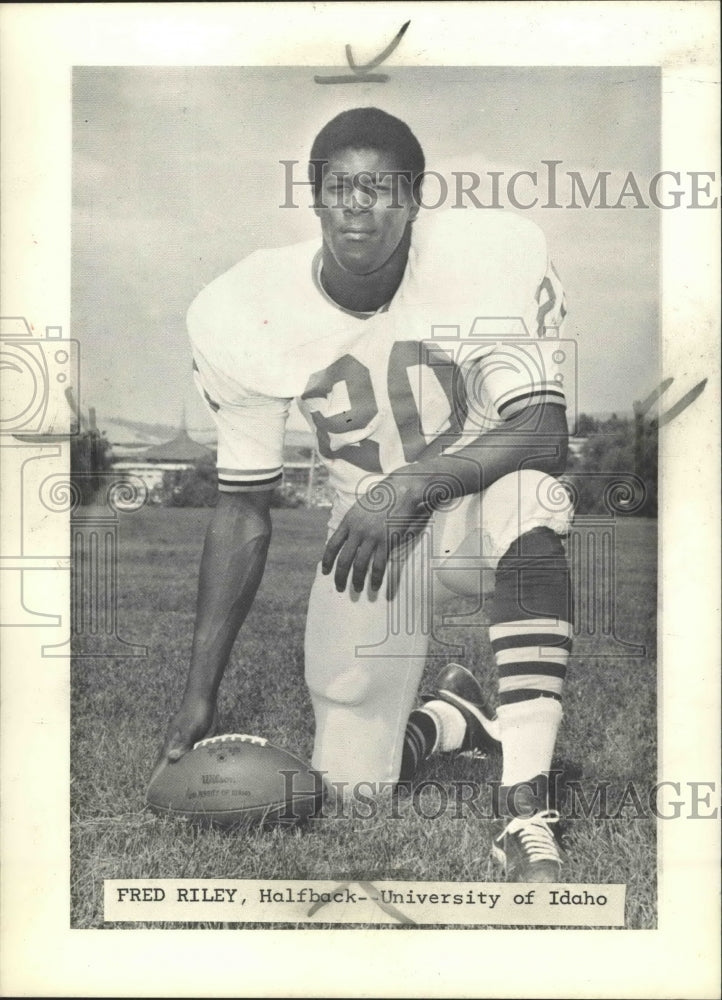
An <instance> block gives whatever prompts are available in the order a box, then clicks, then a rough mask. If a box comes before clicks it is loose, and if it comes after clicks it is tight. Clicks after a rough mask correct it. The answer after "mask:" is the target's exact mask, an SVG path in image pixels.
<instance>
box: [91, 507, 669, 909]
mask: <svg viewBox="0 0 722 1000" xmlns="http://www.w3.org/2000/svg"><path fill="white" fill-rule="evenodd" d="M210 513H211V512H210V511H209V510H205V509H199V510H189V509H182V510H173V509H170V510H169V509H162V508H148V509H142V510H140V511H138V512H136V513H133V514H127V515H123V517H122V522H121V524H120V529H119V537H120V568H119V593H118V615H119V631H120V634H121V636H122V637H123V638H124V639H126V640H127V641H132V642H136V643H143V644H145V645H147V646H148V648H149V653H148V656H147V657H146V658H123V659H121V658H107V659H105V658H95V659H85V658H79V659H77V660H76V661H75V663H74V665H73V669H72V747H71V754H72V781H71V819H72V831H71V836H72V888H71V900H72V915H71V923H72V926H74V927H84V928H89V927H103V926H105V927H108V926H119V927H129V926H130V927H132V926H140V925H128V924H119V925H110V924H104V923H103V880H104V879H106V878H269V879H270V878H302V879H312V878H320V879H324V878H333V879H335V878H337V877H340V876H342V875H343V873H347V872H349V871H350V870H352V871H356V872H358V871H365V872H367V873H373V877H375V878H383V877H384V875H386V877H392V878H393V877H394V876H395V875H396V876H397V877H405V878H417V879H428V880H434V881H443V880H450V881H451V880H462V881H499V879H500V875H499V870H498V869H497V868H496V867H495V866H493V864H492V863H491V861H490V860H489V842H490V824H489V823H488V822H487V821H485V820H483V819H479V818H478V817H475V816H474V815H473V814H471V815H466V814H465V815H464V816H463V817H462V818H459V817H458V814H457V815H456V816H455V814H454V811H453V810H451V811H447V812H446V813H444V814H443V815H441V816H439V817H438V818H436V819H432V818H423V817H422V816H420V815H419V810H418V809H414V808H411V801H412V800H411V799H408V800H407V801H406V803H405V804H404V803H403V802H402V803H401V807H400V810H399V812H400V818H394V817H392V816H390V815H389V814H388V807H387V805H388V804H386V805H384V804H382V806H381V808H380V809H379V811H378V813H377V814H376V815H375V816H374V817H373V818H371V819H364V818H363V817H359V818H350V817H349V818H346V819H344V820H343V821H331V820H326V821H323V820H319V821H312V823H311V824H310V827H309V828H308V829H307V830H306V831H305V832H302V831H299V830H293V831H289V830H275V831H268V832H258V831H252V832H244V833H230V834H229V833H223V832H220V831H214V830H206V831H199V830H195V829H193V828H191V827H189V826H187V825H186V824H184V823H181V822H177V821H172V820H168V819H162V818H158V817H155V816H154V815H152V814H151V813H150V812H149V811H148V810H147V809H146V808H145V807H144V791H145V786H146V783H147V780H148V777H149V774H150V771H151V769H152V765H153V762H154V760H155V757H156V755H157V752H158V749H159V744H160V741H161V739H162V737H163V734H164V732H165V727H166V724H167V721H168V719H169V717H170V715H171V714H172V712H173V710H174V709H175V708H176V707H177V705H178V702H179V699H180V695H181V692H182V688H183V683H184V679H185V672H186V664H187V658H188V654H189V650H190V642H191V635H192V628H193V617H194V605H195V590H196V574H197V568H198V562H199V558H200V551H201V546H202V542H203V535H204V531H205V526H206V524H207V522H208V519H209V517H210ZM274 515H275V516H274V537H273V542H272V545H271V551H270V555H269V562H268V568H267V571H266V575H265V577H264V580H263V583H262V586H261V590H260V591H259V594H258V597H257V600H256V603H255V605H254V607H253V609H252V611H251V614H250V616H249V618H248V620H247V622H246V625H245V626H244V629H243V632H242V635H241V638H240V639H239V641H238V642H237V644H236V647H235V649H234V652H233V655H232V658H231V663H230V665H229V668H228V671H227V673H226V677H225V680H224V683H223V686H222V689H221V697H220V703H219V706H220V713H221V722H222V730H223V731H226V732H248V733H254V734H258V735H262V736H265V737H267V738H268V739H270V740H272V741H274V742H278V743H280V744H281V745H284V746H286V747H288V748H289V749H291V750H294V751H295V752H297V753H300V754H301V756H304V757H306V758H309V757H310V753H311V745H312V735H313V733H312V711H311V704H310V701H309V698H308V694H307V692H306V689H305V686H304V683H303V629H304V619H305V606H306V601H307V597H308V590H309V587H310V582H311V576H312V570H313V566H314V563H315V561H316V559H317V558H318V556H319V553H320V548H321V542H322V539H323V537H324V531H325V521H326V512H325V511H306V510H277V511H274ZM616 530H617V543H618V544H617V546H616V560H617V561H616V588H617V589H616V599H615V606H616V611H617V622H616V629H617V634H618V635H619V636H621V637H623V638H624V639H626V640H628V641H631V642H636V643H640V644H643V645H644V646H645V647H646V654H645V655H643V656H640V655H638V656H636V657H630V656H623V655H614V654H613V655H602V653H605V652H608V648H607V646H608V645H609V641H608V639H607V646H605V644H604V643H603V642H602V640H601V639H600V640H599V646H598V650H597V652H598V654H599V655H596V654H595V646H594V643H595V641H596V640H594V639H592V640H589V639H588V640H587V641H586V643H585V649H586V651H587V655H585V656H584V657H582V658H573V659H572V663H571V669H570V675H569V679H568V682H567V687H566V699H565V720H564V724H563V728H562V732H561V736H560V740H559V743H558V748H557V749H558V760H556V761H555V764H559V765H560V766H563V767H564V768H565V770H566V771H567V772H568V773H569V774H571V775H572V776H573V777H575V778H578V779H579V780H580V783H581V786H582V787H583V788H585V789H588V790H591V788H592V786H593V784H594V782H596V781H605V782H608V783H609V791H608V796H609V800H610V802H611V803H613V804H620V805H621V803H622V793H623V789H624V787H625V785H626V783H627V782H628V781H630V780H633V781H634V782H635V784H636V786H637V787H638V788H640V789H646V788H648V787H649V786H650V785H652V784H653V783H654V781H655V780H656V664H655V631H656V629H655V623H656V619H655V613H656V573H655V566H656V522H654V521H649V520H641V519H628V520H624V521H621V522H618V524H617V529H616ZM460 631H461V630H460V629H459V628H450V627H443V626H437V627H435V630H434V635H435V639H434V641H433V642H432V650H431V652H432V653H434V652H435V653H439V652H443V649H442V647H441V645H440V644H441V643H443V642H451V641H454V642H458V641H459V634H460ZM463 632H464V640H463V641H464V646H465V658H464V662H465V663H466V665H467V666H469V667H470V668H472V669H474V671H475V672H476V674H477V676H479V678H480V679H481V680H482V683H483V684H484V686H485V689H486V691H487V693H488V694H490V695H491V696H492V697H493V694H494V691H495V681H494V671H493V666H492V660H491V657H490V654H489V651H488V650H487V649H486V642H485V638H486V634H485V633H486V630H485V629H483V628H467V629H464V630H463ZM590 643H591V645H590ZM590 650H591V655H590ZM620 652H621V647H620ZM441 662H443V661H441V660H439V659H430V661H429V664H428V666H427V675H428V679H429V680H430V679H431V678H433V676H434V675H435V673H436V672H437V671H438V669H439V665H440V663H441ZM499 776H500V760H497V759H489V760H482V761H475V760H468V759H463V758H458V757H457V758H455V759H449V758H444V759H437V760H435V761H434V762H432V763H431V764H430V765H429V768H428V771H427V772H425V773H424V775H423V777H424V779H429V780H432V779H433V780H435V781H438V782H440V783H441V786H442V788H443V787H446V785H448V784H449V783H452V782H454V781H456V780H460V779H469V780H475V781H484V780H487V779H492V780H493V779H498V778H499ZM429 794H430V795H433V794H434V787H433V786H431V785H429ZM424 811H425V812H427V813H428V814H433V813H434V811H436V810H435V808H434V803H433V801H432V802H430V805H429V806H428V808H425V809H424ZM610 811H612V812H613V811H614V807H613V806H612V808H611V809H610ZM616 811H617V812H618V813H619V815H618V817H617V818H614V819H608V818H606V819H605V818H593V817H590V818H588V819H585V818H578V819H573V820H570V821H569V823H568V826H567V833H566V844H567V847H568V850H569V863H568V864H567V865H566V866H565V870H564V877H565V879H566V880H567V881H570V882H625V883H626V884H627V886H628V889H627V926H628V927H630V928H650V927H654V926H655V922H656V850H655V820H654V819H653V818H649V817H645V818H639V814H638V810H637V809H636V808H635V807H634V806H632V807H631V808H627V807H625V808H623V809H617V810H616ZM400 872H403V873H405V874H404V875H403V876H402V875H400V874H399V873H400ZM369 877H371V875H369ZM153 926H156V927H157V926H162V925H157V924H155V925H153ZM173 926H176V927H177V926H183V925H177V924H176V925H173ZM188 926H193V927H198V926H203V925H198V924H193V925H188ZM206 926H217V925H206ZM226 926H235V925H226Z"/></svg>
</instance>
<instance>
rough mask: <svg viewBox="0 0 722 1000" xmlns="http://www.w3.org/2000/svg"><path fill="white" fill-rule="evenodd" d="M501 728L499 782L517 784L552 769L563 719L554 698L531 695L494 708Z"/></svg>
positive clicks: (559, 707) (560, 707)
mask: <svg viewBox="0 0 722 1000" xmlns="http://www.w3.org/2000/svg"><path fill="white" fill-rule="evenodd" d="M497 715H498V717H499V726H500V730H501V749H502V754H503V764H502V772H501V783H502V785H517V784H518V783H519V782H520V781H528V780H529V779H530V778H534V777H536V775H537V774H541V773H542V772H544V771H549V770H551V766H552V755H553V753H554V744H555V743H556V739H557V733H558V731H559V724H560V723H561V721H562V706H561V702H559V701H557V699H556V698H532V699H531V700H529V701H518V702H515V703H513V704H511V705H500V706H499V707H498V709H497Z"/></svg>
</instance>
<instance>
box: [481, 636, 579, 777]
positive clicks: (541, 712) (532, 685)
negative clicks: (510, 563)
mask: <svg viewBox="0 0 722 1000" xmlns="http://www.w3.org/2000/svg"><path fill="white" fill-rule="evenodd" d="M489 634H490V637H491V645H492V649H493V650H494V656H495V658H496V663H497V668H498V671H499V706H498V708H497V715H498V717H499V728H500V734H501V744H502V748H503V755H504V762H503V766H502V777H501V781H502V784H503V785H515V784H517V783H518V782H520V781H525V780H527V779H528V778H531V777H534V776H535V775H537V774H541V773H542V772H544V771H548V770H550V768H551V765H552V756H553V753H554V745H555V743H556V738H557V733H558V731H559V725H560V723H561V720H562V706H561V693H562V685H563V682H564V675H565V674H566V665H567V659H568V658H569V648H570V646H571V624H570V623H569V622H560V621H558V620H553V619H542V618H529V619H526V620H524V621H516V622H505V623H503V624H500V625H494V626H492V627H491V628H490V630H489Z"/></svg>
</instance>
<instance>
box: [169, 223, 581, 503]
mask: <svg viewBox="0 0 722 1000" xmlns="http://www.w3.org/2000/svg"><path fill="white" fill-rule="evenodd" d="M320 266H321V245H320V240H313V241H310V242H307V243H300V244H295V245H293V246H288V247H282V248H280V249H275V250H260V251H257V252H255V253H253V254H251V255H250V256H249V257H247V258H246V259H245V260H243V261H241V262H240V263H239V264H237V265H236V266H235V267H233V268H231V269H230V270H229V271H227V272H226V273H225V274H223V275H221V277H219V278H217V279H216V280H215V281H213V282H212V283H211V284H210V285H208V286H207V287H206V288H205V289H204V290H203V291H202V292H201V293H200V295H198V297H197V298H196V299H195V301H194V302H193V304H192V305H191V307H190V310H189V313H188V329H189V334H190V338H191V343H192V348H193V357H194V369H195V377H196V382H197V384H198V387H199V389H200V391H201V393H202V395H203V396H204V398H205V400H206V402H207V404H208V406H209V407H210V409H211V411H212V412H213V415H214V418H215V421H216V423H217V426H218V480H219V488H220V489H221V490H224V491H239V490H261V489H269V488H271V487H272V486H273V485H275V484H276V483H277V482H279V481H280V479H281V475H282V469H283V439H284V429H285V422H286V417H287V414H288V410H289V405H290V402H291V400H292V399H293V398H294V397H295V398H296V399H297V400H298V403H299V407H300V409H301V411H302V412H303V414H304V415H305V417H306V419H307V420H308V422H309V424H310V426H311V428H312V430H313V431H314V432H315V434H316V440H317V444H318V451H319V453H320V455H321V456H322V458H323V461H324V462H325V463H326V465H327V466H328V470H329V480H330V484H331V486H332V487H333V488H334V490H335V491H336V493H337V495H339V496H340V497H341V498H342V499H341V506H343V507H345V506H348V498H349V497H353V496H355V495H356V493H357V491H358V490H359V489H361V490H366V489H367V488H368V487H369V486H370V485H371V483H372V482H373V481H374V479H380V478H383V476H384V475H387V474H388V473H390V472H392V471H394V470H395V469H397V468H399V467H400V466H403V465H406V464H408V463H410V462H413V461H414V460H415V459H416V458H417V457H418V456H419V454H420V453H421V452H422V451H423V450H424V449H425V448H426V447H427V445H429V444H431V443H432V442H434V441H437V442H438V443H439V447H440V448H441V447H443V449H444V450H453V449H454V448H460V447H463V445H464V443H465V436H466V435H470V434H473V435H474V436H477V435H478V434H479V433H483V432H484V431H486V430H489V429H490V428H492V427H494V426H498V425H499V423H500V422H501V421H503V420H504V419H506V418H508V417H509V416H512V415H514V414H516V413H518V412H519V411H520V410H521V409H522V408H523V407H525V406H528V405H530V404H531V403H537V402H548V403H559V404H563V403H564V392H563V387H562V385H561V381H562V379H561V377H560V376H559V374H558V371H557V369H555V366H554V364H553V362H551V361H550V360H549V358H550V357H551V356H552V354H553V352H554V341H553V340H549V341H548V342H547V343H548V346H549V349H548V350H547V349H546V346H545V342H544V340H543V338H544V333H545V330H549V328H553V329H554V333H555V334H556V332H557V331H558V329H559V328H560V327H561V324H562V321H563V318H564V314H565V311H566V310H565V305H564V300H563V292H562V289H561V285H560V282H559V279H558V277H557V275H556V273H555V272H554V269H553V268H552V266H551V264H550V263H549V260H548V256H547V249H546V241H545V238H544V235H543V233H542V232H541V230H540V229H539V228H538V227H537V226H536V225H535V224H534V223H532V222H531V221H529V220H527V219H526V218H523V217H521V216H518V215H513V214H510V213H507V212H506V211H496V212H486V211H484V212H481V211H473V210H465V211H459V210H457V211H454V210H450V211H447V212H441V213H431V212H430V213H429V214H427V215H424V213H423V212H422V214H421V216H420V217H419V218H418V219H417V220H416V221H415V222H414V223H413V229H412V241H411V248H410V251H409V258H408V263H407V266H406V269H405V272H404V276H403V279H402V281H401V284H400V286H399V288H398V290H397V292H396V294H395V295H394V297H393V299H392V300H391V302H390V303H389V304H388V305H387V306H386V307H384V308H383V309H382V310H379V311H378V312H376V313H374V314H372V315H359V314H354V313H350V312H348V311H346V310H344V309H342V308H340V307H339V306H338V305H336V304H335V303H334V302H332V301H331V300H330V299H329V297H328V296H327V295H326V294H325V292H324V290H323V287H322V286H321V283H320V279H319V274H320ZM466 439H467V440H468V437H467V438H466ZM344 497H345V498H346V502H344V499H343V498H344Z"/></svg>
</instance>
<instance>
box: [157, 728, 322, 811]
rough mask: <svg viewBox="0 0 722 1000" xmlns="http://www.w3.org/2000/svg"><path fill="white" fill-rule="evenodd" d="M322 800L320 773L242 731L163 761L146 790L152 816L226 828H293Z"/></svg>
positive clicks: (204, 743) (279, 748)
mask: <svg viewBox="0 0 722 1000" xmlns="http://www.w3.org/2000/svg"><path fill="white" fill-rule="evenodd" d="M322 797H323V783H322V779H321V775H320V774H319V773H318V772H317V771H313V770H312V769H311V767H310V766H309V765H308V764H307V763H305V761H303V760H301V758H300V757H297V756H296V755H295V754H292V753H290V752H289V751H288V750H284V749H283V748H282V747H279V746H275V744H273V743H269V742H268V740H265V739H262V738H261V737H260V736H247V735H244V734H240V733H229V734H227V735H225V736H213V737H211V738H210V739H206V740H201V741H200V743H196V745H195V746H194V747H193V749H192V750H190V751H189V752H188V753H187V754H185V755H184V756H183V757H181V758H180V760H178V761H175V762H173V763H170V762H165V763H162V764H161V765H159V767H158V768H157V769H156V771H155V773H154V774H153V776H152V778H151V780H150V784H149V785H148V790H147V792H146V802H147V803H148V805H149V806H150V808H151V809H152V810H153V811H154V812H157V813H160V814H163V815H171V816H179V817H185V818H186V819H189V820H192V821H194V822H196V823H199V824H201V825H204V826H222V827H230V826H236V825H243V826H265V825H292V824H294V823H298V822H300V821H302V820H305V819H308V818H309V817H310V816H313V815H314V813H315V812H316V811H317V809H319V808H320V806H321V801H322Z"/></svg>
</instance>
